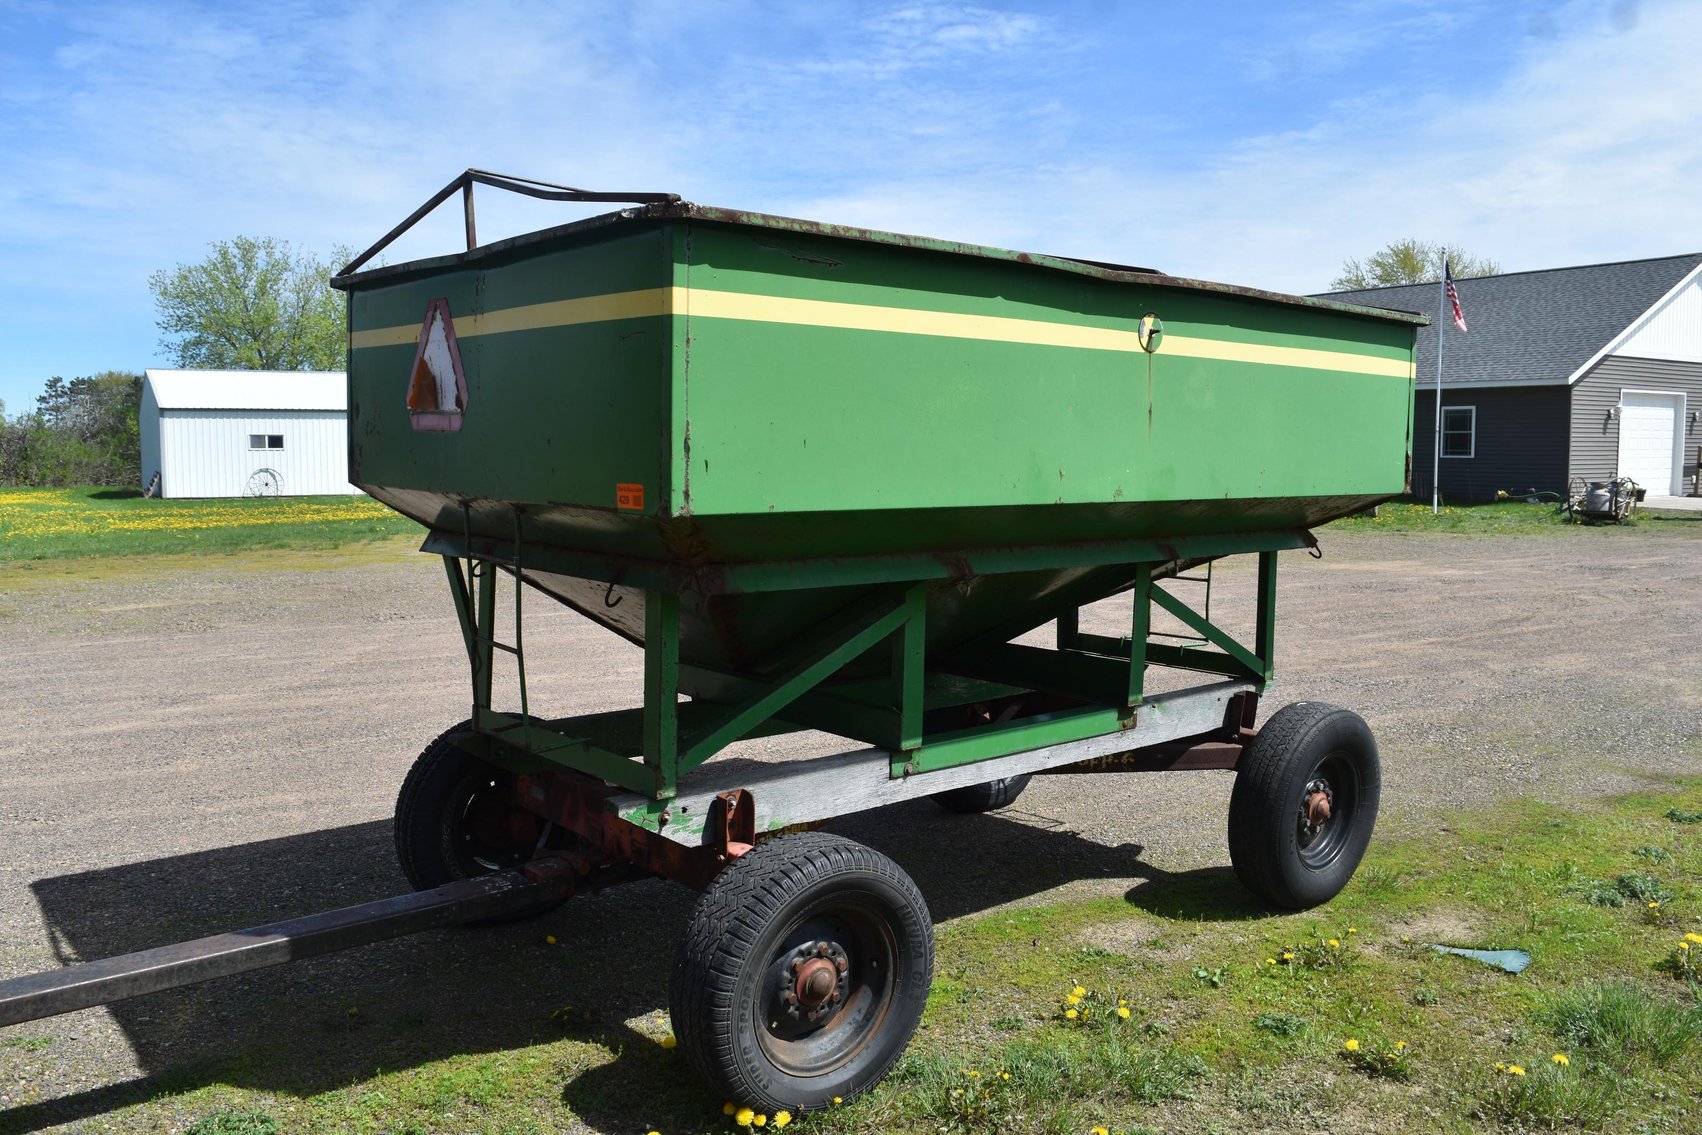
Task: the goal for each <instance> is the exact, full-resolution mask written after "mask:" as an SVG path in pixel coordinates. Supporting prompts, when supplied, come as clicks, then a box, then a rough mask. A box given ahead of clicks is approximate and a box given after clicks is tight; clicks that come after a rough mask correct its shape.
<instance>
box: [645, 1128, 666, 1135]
mask: <svg viewBox="0 0 1702 1135" xmlns="http://www.w3.org/2000/svg"><path fill="white" fill-rule="evenodd" d="M644 1135H662V1133H661V1132H660V1131H657V1130H654V1129H652V1130H649V1131H646V1132H645V1133H644Z"/></svg>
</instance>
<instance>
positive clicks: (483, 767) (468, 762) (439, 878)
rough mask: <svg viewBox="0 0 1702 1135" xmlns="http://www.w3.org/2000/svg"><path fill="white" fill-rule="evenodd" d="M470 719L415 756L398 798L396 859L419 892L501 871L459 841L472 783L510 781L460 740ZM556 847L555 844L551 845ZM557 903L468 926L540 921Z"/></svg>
mask: <svg viewBox="0 0 1702 1135" xmlns="http://www.w3.org/2000/svg"><path fill="white" fill-rule="evenodd" d="M472 727H473V723H472V722H471V721H463V722H461V723H460V724H459V725H453V726H450V727H449V728H448V729H445V730H444V731H443V732H442V733H440V734H438V735H437V737H436V738H435V739H433V740H432V742H431V744H429V745H427V746H426V747H425V749H424V750H422V751H421V753H420V755H419V756H418V757H417V758H415V760H414V764H413V767H412V768H410V769H409V770H408V775H407V776H406V777H404V778H403V780H402V787H401V789H400V791H398V792H397V794H396V814H395V820H394V822H393V828H392V833H393V835H394V837H395V840H396V860H397V862H398V863H400V864H401V867H402V874H404V875H406V876H407V878H408V882H409V884H411V885H412V886H413V888H414V889H415V890H416V891H425V890H430V889H431V888H433V887H441V886H442V885H443V884H445V883H453V882H455V881H456V880H459V879H470V878H473V877H475V876H478V875H486V874H491V873H493V872H495V871H498V870H502V868H501V867H492V866H488V865H486V864H483V863H479V862H477V861H476V860H475V859H473V858H472V857H470V856H469V855H468V854H466V853H465V850H464V848H463V847H462V845H461V841H459V840H457V838H456V827H455V823H454V820H455V818H456V813H457V812H458V810H459V809H460V808H461V807H463V806H464V804H465V801H466V796H467V793H468V792H469V790H470V787H471V782H473V781H476V780H477V779H479V778H482V777H506V776H507V775H508V774H507V773H504V772H501V771H499V770H496V769H493V768H492V767H491V766H489V765H487V764H485V763H484V762H483V761H480V760H479V759H478V758H476V757H474V756H473V755H472V754H471V753H468V752H467V751H466V750H465V749H463V748H461V747H460V745H459V744H458V743H457V742H458V740H459V739H460V738H461V737H462V736H464V735H465V734H467V733H468V732H470V731H471V730H472ZM552 846H553V842H552ZM564 901H566V900H564V899H557V900H552V901H549V902H543V903H538V904H536V905H535V906H528V907H523V908H521V909H520V910H517V911H515V912H514V913H512V914H507V915H503V916H501V917H498V918H492V919H480V920H478V921H476V922H473V923H470V924H469V925H474V926H488V925H497V924H500V923H503V922H514V921H518V920H521V919H526V918H535V917H537V916H538V915H540V914H545V913H547V912H549V911H552V910H554V909H555V908H556V907H558V906H560V905H561V904H562V902H564Z"/></svg>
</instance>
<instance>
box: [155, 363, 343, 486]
mask: <svg viewBox="0 0 1702 1135" xmlns="http://www.w3.org/2000/svg"><path fill="white" fill-rule="evenodd" d="M348 397H349V391H348V384H347V382H346V381H345V380H344V375H343V372H342V371H241V370H150V371H148V372H147V373H146V376H145V377H144V378H143V381H142V415H141V443H142V485H143V487H144V489H148V490H150V491H151V492H152V493H153V495H156V496H162V497H243V496H291V497H299V496H329V495H333V494H338V493H358V492H360V490H359V489H357V488H355V487H354V486H353V485H351V484H349V441H348V416H349V412H348V406H349V403H348Z"/></svg>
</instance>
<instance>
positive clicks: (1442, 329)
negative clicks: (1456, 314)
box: [1430, 251, 1448, 516]
mask: <svg viewBox="0 0 1702 1135" xmlns="http://www.w3.org/2000/svg"><path fill="white" fill-rule="evenodd" d="M1447 306H1448V254H1447V252H1446V251H1444V252H1443V253H1442V278H1441V279H1440V280H1437V281H1436V436H1435V438H1433V439H1432V440H1431V453H1430V514H1431V515H1432V516H1439V515H1441V512H1442V340H1443V338H1444V337H1445V336H1446V335H1447V334H1448V313H1447V311H1446V310H1445V309H1446V308H1447Z"/></svg>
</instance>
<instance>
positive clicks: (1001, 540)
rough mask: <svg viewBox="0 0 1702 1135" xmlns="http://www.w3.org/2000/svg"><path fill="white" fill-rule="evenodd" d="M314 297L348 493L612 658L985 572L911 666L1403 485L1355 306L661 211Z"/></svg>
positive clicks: (734, 641) (726, 638) (721, 652)
mask: <svg viewBox="0 0 1702 1135" xmlns="http://www.w3.org/2000/svg"><path fill="white" fill-rule="evenodd" d="M339 284H340V285H341V286H343V287H345V288H346V289H347V290H348V291H349V295H350V304H349V320H350V327H349V331H350V352H349V415H350V417H349V433H350V470H351V480H353V481H354V482H355V483H356V484H358V485H360V486H361V487H362V488H363V489H365V490H366V491H367V492H369V493H371V494H372V495H373V496H375V497H377V498H378V499H380V500H382V501H384V502H386V503H387V504H389V505H391V506H392V507H394V508H396V509H398V510H400V511H402V512H404V513H406V514H408V515H410V516H412V517H414V518H415V519H417V520H420V521H421V522H422V523H425V524H426V525H428V526H430V527H431V528H432V529H433V531H434V533H435V534H436V536H435V539H436V541H437V543H436V544H435V545H433V547H434V550H439V551H446V552H450V553H453V554H475V553H476V554H478V555H480V556H485V557H492V558H497V559H501V560H506V561H507V562H510V563H513V562H515V561H516V560H524V561H525V562H524V563H523V564H522V565H521V566H522V567H523V568H524V569H525V572H526V576H527V578H528V580H529V581H530V582H533V583H535V584H537V585H539V586H541V587H543V588H544V589H545V590H547V591H550V592H551V593H552V594H554V595H556V597H558V598H560V599H562V600H563V601H565V602H568V603H569V604H570V605H572V606H574V607H576V608H577V609H579V610H581V611H583V612H584V613H586V614H588V615H590V616H592V617H593V618H596V619H598V620H599V621H602V622H604V623H605V624H607V625H609V626H611V627H614V628H615V629H616V630H618V631H620V632H622V633H625V634H627V635H629V636H630V637H633V638H635V639H641V638H642V637H643V634H644V627H643V602H644V599H643V591H644V590H645V589H647V588H648V589H662V590H669V591H675V592H691V593H696V594H697V595H700V596H709V595H715V594H730V593H739V592H754V591H763V592H776V591H781V590H791V591H792V592H793V594H792V595H791V597H790V598H786V599H782V598H780V597H778V596H774V595H770V596H768V597H767V598H766V599H765V600H764V601H763V602H762V603H759V604H752V603H742V604H739V603H732V602H726V603H723V604H722V605H721V607H720V609H719V610H712V609H707V608H706V607H705V606H704V604H703V603H699V604H698V609H696V611H695V613H693V612H690V611H688V612H687V613H686V615H685V620H686V623H685V626H684V628H683V630H682V633H683V634H684V635H685V636H686V640H687V653H688V655H692V656H696V657H698V658H708V659H715V660H721V661H726V660H734V661H739V660H743V661H744V662H747V663H748V662H749V661H750V659H751V658H753V657H759V656H760V655H761V654H762V653H763V651H764V650H766V649H767V647H768V645H769V644H772V643H774V642H778V641H781V640H782V639H783V638H784V632H785V630H786V628H788V627H797V626H803V625H810V622H809V620H812V619H815V618H817V617H818V616H819V615H820V614H822V613H823V612H825V611H830V610H832V609H834V608H835V607H837V606H840V605H843V604H844V603H845V602H848V601H849V600H850V599H851V598H852V597H853V596H852V594H851V592H849V591H845V590H844V589H846V588H854V587H857V586H866V585H869V584H872V583H875V582H880V581H890V580H905V579H909V580H915V579H926V578H943V577H957V578H960V579H962V578H966V577H968V576H976V577H980V578H981V582H980V584H979V593H978V595H971V594H970V593H969V589H968V588H960V591H961V594H958V595H955V596H950V597H944V598H942V597H938V596H936V597H935V598H933V599H931V600H930V608H931V609H930V616H931V619H930V631H929V638H930V643H931V644H933V643H935V642H937V641H941V639H940V638H939V637H938V636H944V638H946V639H953V640H955V641H961V640H962V637H963V636H964V635H968V634H971V633H980V632H983V631H986V630H987V629H989V627H990V626H991V625H992V624H993V623H994V622H999V623H1000V625H1004V624H1006V623H1010V622H1012V621H1013V620H1014V621H1015V622H1021V621H1022V620H1023V619H1024V617H1025V616H1032V619H1033V621H1034V622H1035V623H1036V624H1037V623H1038V622H1040V621H1044V619H1045V618H1047V617H1050V616H1049V615H1048V614H1047V613H1046V609H1043V606H1042V605H1039V604H1036V603H1034V602H1032V600H1034V599H1035V598H1037V597H1038V596H1040V595H1042V594H1050V593H1053V592H1056V591H1058V590H1059V589H1060V588H1062V587H1064V586H1066V585H1068V586H1071V587H1073V588H1075V590H1077V591H1078V592H1079V591H1084V590H1087V591H1091V590H1092V588H1093V587H1094V586H1116V584H1115V583H1114V582H1113V580H1112V579H1111V578H1110V577H1109V576H1104V575H1103V573H1101V578H1100V582H1099V583H1097V584H1095V583H1094V582H1092V580H1091V579H1089V578H1087V577H1084V575H1083V573H1084V572H1089V571H1090V570H1093V569H1095V566H1096V565H1098V566H1103V565H1107V564H1113V563H1129V562H1134V561H1137V560H1148V561H1151V560H1155V559H1164V558H1168V557H1167V556H1166V555H1165V554H1164V553H1165V550H1166V549H1175V550H1176V552H1177V554H1178V555H1183V554H1188V555H1195V556H1208V555H1211V554H1223V553H1227V552H1231V551H1240V550H1249V549H1251V548H1252V547H1253V545H1252V544H1249V543H1248V539H1249V538H1250V537H1251V538H1256V537H1258V536H1260V535H1262V534H1268V533H1272V532H1304V531H1305V530H1306V529H1309V528H1311V527H1313V526H1315V525H1317V524H1320V523H1322V522H1325V521H1328V520H1330V519H1333V518H1335V517H1337V516H1341V515H1344V514H1346V513H1349V512H1352V511H1356V510H1359V509H1362V508H1364V507H1367V506H1369V505H1371V504H1373V503H1375V502H1377V501H1380V500H1383V499H1386V498H1388V497H1391V496H1394V495H1397V494H1400V493H1402V492H1404V491H1405V490H1406V488H1407V477H1408V453H1409V434H1410V426H1411V414H1412V387H1413V383H1412V366H1413V331H1414V320H1412V319H1407V318H1402V317H1398V316H1391V315H1390V314H1389V313H1386V312H1372V311H1368V310H1364V309H1357V308H1350V307H1344V306H1342V305H1338V304H1327V303H1321V302H1318V301H1313V300H1305V299H1299V298H1295V297H1291V296H1279V295H1274V294H1270V293H1263V292H1257V291H1253V290H1249V289H1243V288H1234V287H1228V286H1224V285H1219V284H1210V283H1204V282H1201V281H1195V280H1185V279H1178V278H1174V277H1168V276H1164V275H1161V274H1158V273H1155V272H1151V271H1148V270H1144V269H1134V268H1122V267H1115V266H1108V265H1102V264H1094V263H1086V262H1082V261H1075V260H1066V259H1060V258H1053V257H1043V256H1033V255H1027V254H1022V253H1015V252H1008V251H1004V250H999V249H991V248H980V247H972V246H966V245H958V244H950V243H946V242H942V241H934V240H926V239H920V238H914V237H905V236H898V235H894V234H890V233H881V232H870V231H866V230H860V229H846V228H838V227H834V226H828V225H822V224H816V223H811V222H803V221H796V220H788V219H783V218H777V217H770V216H763V215H756V214H749V213H738V212H730V211H727V210H722V209H713V208H707V207H703V206H697V205H692V204H688V203H669V204H661V205H650V206H646V207H643V208H635V209H629V210H624V211H621V212H617V213H611V214H607V215H604V216H600V217H595V218H592V219H589V220H585V221H580V222H577V223H574V224H570V225H566V226H563V227H560V228H555V229H550V230H546V231H543V232H538V233H533V234H529V235H526V236H522V237H519V238H516V239H513V240H509V241H505V242H502V243H500V244H493V245H489V246H485V247H482V248H477V249H474V250H472V251H470V252H467V253H465V254H462V255H457V256H451V257H444V258H441V259H437V260H430V261H421V262H415V263H409V264H401V265H396V266H393V267H386V268H379V269H376V270H372V271H367V272H363V273H360V274H358V275H354V276H351V277H347V278H344V279H342V280H339ZM1143 321H1144V323H1143ZM434 327H435V328H436V330H434ZM1143 327H1144V328H1146V329H1148V330H1150V331H1151V332H1152V333H1151V334H1147V333H1146V332H1145V331H1143ZM434 336H440V337H441V341H436V342H434V341H433V339H434ZM1149 348H1150V349H1149ZM433 358H435V359H436V364H435V365H436V368H437V372H438V388H437V391H436V401H433V392H432V390H431V389H429V388H430V387H431V385H432V379H431V377H430V376H429V375H425V371H423V370H422V369H421V368H422V366H426V369H427V370H429V369H431V368H430V366H427V365H426V364H428V363H430V362H431V360H432V359H433ZM422 360H423V361H422ZM446 360H447V361H446ZM451 366H452V367H453V369H454V370H455V371H456V374H455V376H454V380H453V382H451V381H450V380H449V377H448V375H447V373H446V372H447V370H448V369H449V368H450V367H451ZM422 375H424V378H423V379H422ZM422 381H423V383H424V387H425V388H426V389H424V392H423V395H422V387H421V382H422ZM422 398H423V401H422ZM411 399H412V400H413V401H414V402H415V405H413V406H410V400H411ZM439 403H441V404H439ZM1131 542H1145V544H1144V545H1143V546H1142V547H1139V548H1135V547H1132V546H1131ZM1179 542H1181V543H1179ZM1214 549H1215V551H1214ZM993 577H1002V578H997V579H995V578H993ZM806 592H807V594H806ZM623 594H625V595H628V596H629V597H630V599H631V600H632V601H631V602H630V603H627V604H626V605H625V606H624V607H620V606H618V605H611V604H618V603H619V601H620V598H621V596H622V595H623ZM968 608H979V609H980V611H981V614H979V615H976V614H975V613H974V612H972V611H968V610H967V609H968ZM942 615H944V616H946V617H944V618H941V617H938V616H942ZM711 640H713V641H711Z"/></svg>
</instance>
